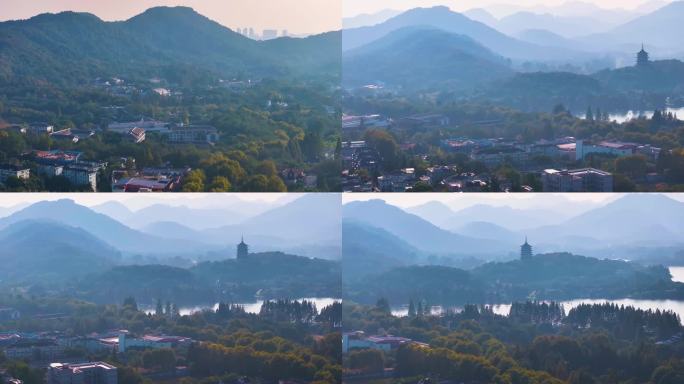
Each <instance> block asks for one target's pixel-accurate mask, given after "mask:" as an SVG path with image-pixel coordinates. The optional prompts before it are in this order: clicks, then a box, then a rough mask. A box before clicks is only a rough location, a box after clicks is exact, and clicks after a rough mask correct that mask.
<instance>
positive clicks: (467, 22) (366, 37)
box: [342, 6, 571, 60]
mask: <svg viewBox="0 0 684 384" xmlns="http://www.w3.org/2000/svg"><path fill="white" fill-rule="evenodd" d="M420 26H423V27H433V28H437V29H441V30H443V31H446V32H450V33H454V34H458V35H465V36H468V37H470V38H471V39H473V40H475V41H477V42H478V43H480V44H481V45H483V46H485V47H487V48H488V49H490V50H491V51H493V52H495V53H497V54H499V55H502V56H505V57H507V58H511V59H520V60H535V59H543V58H545V59H550V58H555V59H559V58H569V57H571V52H567V51H566V50H562V49H556V48H553V47H542V46H537V45H534V44H531V43H527V42H524V41H521V40H518V39H515V38H513V37H510V36H507V35H505V34H503V33H501V32H499V31H497V30H495V29H493V28H491V27H489V26H487V25H485V24H483V23H480V22H478V21H474V20H471V19H469V18H468V17H466V16H464V15H463V14H460V13H457V12H453V11H451V10H450V9H449V8H448V7H444V6H436V7H432V8H415V9H412V10H409V11H406V12H404V13H402V14H400V15H398V16H395V17H393V18H391V19H389V20H387V21H385V22H383V23H381V24H377V25H374V26H366V27H359V28H352V29H346V30H344V31H343V33H342V49H343V51H345V52H346V51H349V50H352V49H354V48H359V47H361V46H364V45H367V44H369V43H371V42H373V41H376V40H378V39H380V38H382V37H384V36H387V35H388V34H390V33H392V32H394V31H397V30H399V29H402V28H406V27H420Z"/></svg>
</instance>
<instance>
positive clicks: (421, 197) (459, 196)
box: [342, 193, 684, 211]
mask: <svg viewBox="0 0 684 384" xmlns="http://www.w3.org/2000/svg"><path fill="white" fill-rule="evenodd" d="M666 195H667V196H669V197H671V198H673V199H675V200H680V201H682V200H684V196H682V195H681V194H666ZM622 196H623V194H620V193H564V194H556V193H514V194H510V193H376V194H374V193H355V194H350V193H346V194H343V195H342V201H343V202H344V203H348V202H351V201H366V200H372V199H382V200H385V201H386V202H387V203H388V204H392V205H395V206H398V207H401V208H409V207H414V206H417V205H422V204H425V203H427V202H430V201H439V202H442V203H444V204H446V205H447V206H449V207H450V208H452V209H454V210H459V209H463V208H466V207H469V206H472V205H476V204H487V205H493V206H510V207H513V208H518V209H530V208H546V209H551V210H554V211H559V210H567V209H570V210H572V209H573V202H577V203H585V204H581V205H585V206H586V203H589V204H592V205H596V206H599V205H604V204H607V203H609V202H611V201H614V200H615V199H618V198H620V197H622Z"/></svg>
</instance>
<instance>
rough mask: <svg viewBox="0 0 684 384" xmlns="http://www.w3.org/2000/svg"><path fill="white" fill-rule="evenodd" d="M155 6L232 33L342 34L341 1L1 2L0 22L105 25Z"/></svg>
mask: <svg viewBox="0 0 684 384" xmlns="http://www.w3.org/2000/svg"><path fill="white" fill-rule="evenodd" d="M156 6H187V7H191V8H193V9H194V10H195V11H197V12H199V13H201V14H202V15H204V16H206V17H208V18H210V19H212V20H214V21H216V22H218V23H220V24H222V25H224V26H226V27H228V28H230V29H232V30H237V29H238V28H241V29H242V28H254V30H255V32H258V34H261V33H262V32H263V30H265V29H276V30H278V32H279V35H280V33H282V31H283V30H287V31H288V33H289V34H290V35H304V34H316V33H322V32H328V31H332V30H339V29H340V28H341V24H342V0H277V1H272V0H229V1H224V0H118V1H112V0H98V1H92V0H31V1H25V0H2V2H0V21H7V20H19V19H28V18H31V17H33V16H36V15H38V14H41V13H58V12H63V11H74V12H87V13H92V14H94V15H96V16H97V17H99V18H101V19H102V20H105V21H118V20H126V19H129V18H131V17H133V16H135V15H137V14H140V13H142V12H144V11H145V10H146V9H149V8H152V7H156Z"/></svg>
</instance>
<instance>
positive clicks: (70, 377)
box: [47, 361, 118, 384]
mask: <svg viewBox="0 0 684 384" xmlns="http://www.w3.org/2000/svg"><path fill="white" fill-rule="evenodd" d="M47 383H48V384H117V383H118V378H117V371H116V367H115V366H113V365H110V364H107V363H103V362H101V361H97V362H92V363H80V364H65V363H52V364H50V366H49V367H48V371H47Z"/></svg>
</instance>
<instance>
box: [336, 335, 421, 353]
mask: <svg viewBox="0 0 684 384" xmlns="http://www.w3.org/2000/svg"><path fill="white" fill-rule="evenodd" d="M407 344H415V345H420V346H423V347H428V345H427V344H425V343H419V342H417V341H413V340H411V339H409V338H406V337H398V336H392V335H382V336H379V335H374V336H367V335H366V334H365V333H364V332H363V331H353V332H344V333H343V334H342V353H348V352H349V351H351V350H354V349H377V350H380V351H385V352H389V351H394V350H396V349H397V348H399V347H401V346H402V345H407Z"/></svg>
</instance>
